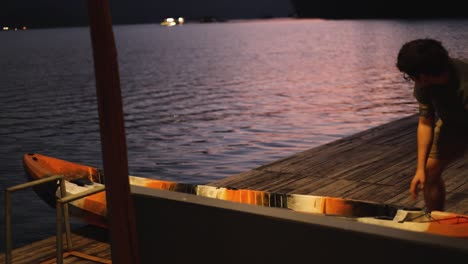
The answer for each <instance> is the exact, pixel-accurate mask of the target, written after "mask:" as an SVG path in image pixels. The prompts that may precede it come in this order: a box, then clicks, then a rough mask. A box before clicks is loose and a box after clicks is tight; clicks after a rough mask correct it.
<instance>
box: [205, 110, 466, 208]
mask: <svg viewBox="0 0 468 264" xmlns="http://www.w3.org/2000/svg"><path fill="white" fill-rule="evenodd" d="M417 121H418V117H417V115H410V116H406V117H403V118H400V119H398V120H395V121H392V122H389V123H386V124H383V125H380V126H377V127H374V128H371V129H368V130H365V131H362V132H359V133H356V134H354V135H351V136H348V137H344V138H342V139H339V140H336V141H333V142H330V143H327V144H324V145H321V146H318V147H315V148H311V149H308V150H305V151H303V152H300V153H297V154H294V155H291V156H289V157H286V158H283V159H280V160H277V161H274V162H271V163H268V164H265V165H262V166H259V167H258V168H254V169H252V170H251V171H247V172H243V173H240V174H237V175H233V176H231V177H227V178H225V179H222V180H219V181H215V182H211V183H209V185H212V186H217V187H232V188H239V189H240V188H243V189H252V190H261V191H269V192H278V193H289V194H292V193H296V194H309V195H320V196H333V197H341V198H348V199H359V200H365V201H371V202H377V203H387V204H393V205H397V206H404V207H419V208H423V207H424V201H423V198H422V195H420V196H419V197H418V198H417V199H416V200H414V199H412V198H411V197H410V194H409V184H410V182H411V179H412V177H413V175H414V172H415V170H416V158H417V136H416V129H417ZM467 156H468V154H467V155H465V157H463V158H461V159H459V160H457V161H456V162H454V163H452V164H451V165H450V166H449V167H448V168H447V170H446V171H445V172H444V174H443V178H444V180H445V183H446V187H447V202H446V210H447V211H452V212H455V213H461V214H468V158H467Z"/></svg>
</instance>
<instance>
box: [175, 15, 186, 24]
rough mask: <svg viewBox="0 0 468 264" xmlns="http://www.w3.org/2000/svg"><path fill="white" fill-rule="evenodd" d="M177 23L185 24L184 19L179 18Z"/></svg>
mask: <svg viewBox="0 0 468 264" xmlns="http://www.w3.org/2000/svg"><path fill="white" fill-rule="evenodd" d="M177 21H179V24H183V23H184V22H185V19H184V18H183V17H179V19H177Z"/></svg>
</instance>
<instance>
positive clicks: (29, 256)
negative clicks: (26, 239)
mask: <svg viewBox="0 0 468 264" xmlns="http://www.w3.org/2000/svg"><path fill="white" fill-rule="evenodd" d="M71 238H72V245H73V251H71V252H68V253H66V254H64V259H63V263H66V264H71V263H73V264H85V263H86V264H90V263H111V251H110V245H109V237H108V232H107V230H105V229H102V228H98V227H94V226H84V227H81V228H78V229H76V230H73V232H72V234H71ZM63 241H66V240H65V236H64V240H63ZM65 244H66V243H65ZM64 247H65V248H64V252H67V250H66V245H64ZM70 253H72V254H70ZM55 258H56V240H55V236H53V237H49V238H46V239H44V240H40V241H37V242H34V243H32V244H29V245H26V246H23V247H20V248H17V249H14V250H13V251H12V263H13V264H39V263H40V264H52V263H56V259H55ZM0 263H5V255H4V254H0Z"/></svg>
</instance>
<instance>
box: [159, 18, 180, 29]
mask: <svg viewBox="0 0 468 264" xmlns="http://www.w3.org/2000/svg"><path fill="white" fill-rule="evenodd" d="M184 23H185V19H184V18H183V17H179V18H178V19H177V20H176V19H174V18H173V17H168V18H166V19H164V20H163V21H162V22H161V25H162V26H167V27H172V26H175V25H182V24H184Z"/></svg>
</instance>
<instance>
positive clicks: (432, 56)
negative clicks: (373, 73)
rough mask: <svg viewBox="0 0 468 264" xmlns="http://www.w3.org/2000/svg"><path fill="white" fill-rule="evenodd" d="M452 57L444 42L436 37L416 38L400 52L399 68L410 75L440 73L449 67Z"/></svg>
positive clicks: (433, 74)
mask: <svg viewBox="0 0 468 264" xmlns="http://www.w3.org/2000/svg"><path fill="white" fill-rule="evenodd" d="M449 64H450V58H449V55H448V52H447V50H446V49H445V48H444V46H443V45H442V43H441V42H440V41H438V40H435V39H430V38H425V39H416V40H412V41H409V42H407V43H405V44H404V45H403V46H402V47H401V49H400V51H399V52H398V59H397V64H396V66H397V68H398V70H400V71H401V72H403V73H406V74H408V75H409V76H413V77H418V76H419V74H427V75H432V76H435V75H439V74H441V73H443V72H444V71H445V70H447V69H448V67H449Z"/></svg>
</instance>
